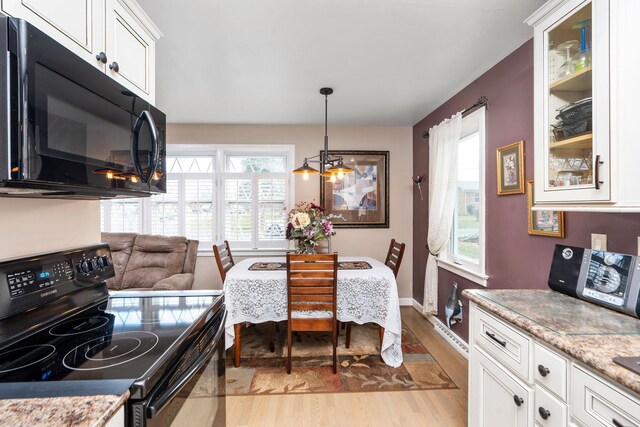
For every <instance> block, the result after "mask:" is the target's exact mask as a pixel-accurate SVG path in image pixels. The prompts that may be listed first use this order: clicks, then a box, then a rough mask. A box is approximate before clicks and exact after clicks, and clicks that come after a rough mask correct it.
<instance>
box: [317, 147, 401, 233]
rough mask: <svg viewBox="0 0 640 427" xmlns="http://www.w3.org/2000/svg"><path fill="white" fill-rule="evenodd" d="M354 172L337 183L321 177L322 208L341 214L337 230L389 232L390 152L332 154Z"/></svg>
mask: <svg viewBox="0 0 640 427" xmlns="http://www.w3.org/2000/svg"><path fill="white" fill-rule="evenodd" d="M329 154H330V155H331V156H334V157H342V159H343V162H344V164H345V165H346V166H349V167H350V168H351V169H353V170H354V172H353V173H347V174H345V175H344V177H343V178H342V179H338V180H336V181H335V182H331V180H330V179H329V178H327V177H323V176H321V177H320V204H321V205H322V206H323V207H324V208H325V209H326V210H327V213H332V214H336V215H338V214H340V215H342V216H343V217H344V218H345V220H346V221H341V220H339V219H338V220H335V221H333V226H334V227H335V228H389V152H388V151H350V150H336V151H329Z"/></svg>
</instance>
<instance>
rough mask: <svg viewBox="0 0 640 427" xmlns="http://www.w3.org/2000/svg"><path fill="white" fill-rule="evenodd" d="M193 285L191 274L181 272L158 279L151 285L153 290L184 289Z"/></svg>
mask: <svg viewBox="0 0 640 427" xmlns="http://www.w3.org/2000/svg"><path fill="white" fill-rule="evenodd" d="M192 286H193V274H191V273H181V274H174V275H173V276H169V277H167V278H166V279H162V280H160V281H159V282H158V283H156V284H155V285H154V286H153V290H154V291H186V290H189V289H191V287H192Z"/></svg>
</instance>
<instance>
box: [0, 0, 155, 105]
mask: <svg viewBox="0 0 640 427" xmlns="http://www.w3.org/2000/svg"><path fill="white" fill-rule="evenodd" d="M1 1H2V11H3V12H4V13H6V14H8V15H10V16H15V17H18V18H23V19H26V20H27V21H29V22H30V23H31V24H33V25H35V26H36V27H38V28H40V29H41V30H42V31H44V32H45V33H47V34H48V35H49V36H51V37H53V38H54V39H56V40H57V41H58V42H60V43H62V44H63V45H64V46H66V47H67V48H69V49H70V50H71V51H73V52H74V53H76V54H77V55H78V56H80V57H82V58H83V59H84V60H85V61H87V62H88V63H90V64H92V65H93V66H95V67H96V68H98V69H100V70H102V71H104V72H105V73H107V74H108V75H109V76H111V77H112V78H113V79H115V80H117V81H118V82H120V83H121V84H122V85H123V86H125V87H127V88H128V89H130V90H131V91H132V92H134V93H136V94H137V95H138V96H140V97H142V98H145V99H147V100H149V101H150V102H152V103H153V102H155V41H156V40H157V39H158V38H160V37H161V36H162V34H161V33H160V31H159V30H158V28H157V27H156V26H155V25H154V24H153V22H151V20H150V19H149V17H148V16H147V15H146V14H145V13H144V11H143V10H142V9H141V8H140V6H139V5H138V4H137V3H136V2H135V1H133V0H1Z"/></svg>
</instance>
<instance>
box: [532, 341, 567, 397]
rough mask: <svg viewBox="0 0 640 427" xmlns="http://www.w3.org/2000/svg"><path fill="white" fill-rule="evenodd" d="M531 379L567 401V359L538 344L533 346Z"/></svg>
mask: <svg viewBox="0 0 640 427" xmlns="http://www.w3.org/2000/svg"><path fill="white" fill-rule="evenodd" d="M533 377H534V379H535V380H536V382H537V383H538V384H542V385H544V386H545V387H546V388H547V390H549V391H551V392H552V393H554V394H555V395H556V396H558V397H559V398H560V399H561V400H563V401H564V402H566V401H567V359H565V358H564V357H562V356H560V355H558V354H557V353H555V352H554V351H552V350H549V349H548V348H546V347H544V346H542V345H540V344H538V343H534V344H533Z"/></svg>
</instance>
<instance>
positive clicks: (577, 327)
mask: <svg viewBox="0 0 640 427" xmlns="http://www.w3.org/2000/svg"><path fill="white" fill-rule="evenodd" d="M462 295H463V296H465V297H467V298H469V299H470V300H471V301H473V302H475V303H476V304H478V305H479V306H481V307H482V308H484V309H485V310H487V311H489V312H491V313H493V314H495V315H497V316H498V317H501V318H503V319H504V320H506V321H507V322H509V323H512V324H513V325H515V326H517V327H519V328H521V329H523V330H525V331H526V332H528V333H529V334H531V335H532V336H534V337H536V338H538V339H539V340H541V341H543V342H545V343H547V344H549V345H550V346H553V347H555V348H557V349H558V350H560V351H562V352H564V353H566V354H567V355H569V356H571V357H572V358H574V359H576V360H578V361H579V362H582V363H583V364H585V365H586V366H588V367H590V368H592V369H594V370H595V371H598V372H599V373H601V374H602V375H604V376H605V377H607V378H609V379H610V380H612V381H614V382H616V383H618V384H621V385H623V386H625V387H627V388H628V389H630V390H632V391H634V392H636V393H640V375H637V374H634V373H633V372H631V371H630V370H628V369H625V368H623V367H622V366H619V365H617V364H616V363H614V362H613V358H614V357H616V356H622V357H626V356H640V319H636V318H633V317H631V316H627V315H624V314H621V313H617V312H615V311H613V310H609V309H607V308H604V307H600V306H597V305H595V304H591V303H588V302H586V301H582V300H579V299H577V298H573V297H570V296H567V295H564V294H561V293H559V292H555V291H552V290H542V289H540V290H538V289H527V290H520V289H496V290H476V289H473V290H472V289H467V290H464V291H463V292H462Z"/></svg>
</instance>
